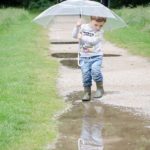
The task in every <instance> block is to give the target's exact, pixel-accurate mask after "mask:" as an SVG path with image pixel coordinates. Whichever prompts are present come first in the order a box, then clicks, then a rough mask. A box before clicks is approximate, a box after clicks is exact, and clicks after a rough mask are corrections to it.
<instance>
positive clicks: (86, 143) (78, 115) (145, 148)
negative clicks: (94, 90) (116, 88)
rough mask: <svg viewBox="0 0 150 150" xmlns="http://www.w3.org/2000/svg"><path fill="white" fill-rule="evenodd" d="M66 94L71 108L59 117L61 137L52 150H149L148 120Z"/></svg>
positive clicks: (79, 93)
mask: <svg viewBox="0 0 150 150" xmlns="http://www.w3.org/2000/svg"><path fill="white" fill-rule="evenodd" d="M81 94H82V91H81V92H74V93H71V94H70V95H68V101H71V102H73V107H72V109H71V110H70V111H68V112H66V113H65V114H63V115H62V116H61V117H60V118H59V121H60V123H59V133H60V137H59V139H58V141H57V142H56V145H55V147H54V148H52V150H150V129H148V128H146V127H147V126H149V125H150V121H148V120H145V119H142V118H139V117H136V116H134V115H133V114H132V113H130V112H124V111H122V110H121V108H113V107H112V106H107V105H103V104H101V103H100V102H98V101H91V102H84V103H82V102H81V101H80V100H79V99H80V98H81V97H82V95H81Z"/></svg>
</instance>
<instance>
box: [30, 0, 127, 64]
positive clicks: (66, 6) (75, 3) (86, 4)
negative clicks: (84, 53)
mask: <svg viewBox="0 0 150 150" xmlns="http://www.w3.org/2000/svg"><path fill="white" fill-rule="evenodd" d="M71 15H72V16H76V15H79V16H80V17H82V16H84V17H88V16H100V17H105V18H107V22H106V24H105V26H104V27H103V29H104V30H105V31H106V30H107V31H108V30H114V29H118V28H122V27H126V26H127V24H126V23H125V22H124V20H123V19H122V18H120V17H119V16H118V15H117V14H115V13H114V12H113V11H112V10H110V9H109V8H107V7H105V6H104V5H102V4H101V3H98V2H95V1H91V0H66V1H63V2H61V3H59V4H56V5H53V6H52V7H50V8H48V9H46V10H45V11H43V12H42V13H41V14H39V15H38V16H37V17H35V18H34V19H33V22H35V23H37V24H40V25H42V26H43V27H45V28H48V27H49V25H50V23H51V22H52V20H53V19H54V18H55V16H71ZM79 45H80V44H79ZM79 55H80V46H79V50H78V66H80V64H79Z"/></svg>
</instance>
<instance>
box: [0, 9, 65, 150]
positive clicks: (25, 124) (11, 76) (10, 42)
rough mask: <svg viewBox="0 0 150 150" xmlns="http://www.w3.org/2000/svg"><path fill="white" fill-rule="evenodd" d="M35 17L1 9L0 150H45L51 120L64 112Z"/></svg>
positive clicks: (53, 131) (53, 126)
mask: <svg viewBox="0 0 150 150" xmlns="http://www.w3.org/2000/svg"><path fill="white" fill-rule="evenodd" d="M35 15H36V14H31V13H29V12H28V11H26V10H23V9H14V8H7V9H0V150H42V149H44V148H45V146H46V145H47V144H49V143H50V142H51V141H52V140H53V139H54V138H56V136H57V134H58V132H57V121H56V120H54V119H52V117H53V115H54V114H55V113H56V112H58V111H60V110H62V109H64V108H65V107H66V104H65V103H64V102H63V101H62V100H61V98H60V97H59V96H58V93H57V91H56V78H57V73H58V67H59V63H58V62H56V61H55V60H54V59H52V58H51V57H50V56H48V55H49V52H48V46H49V42H48V37H47V33H46V32H47V31H45V30H44V29H42V28H40V27H39V26H38V25H35V24H34V23H32V22H31V20H32V19H33V17H35Z"/></svg>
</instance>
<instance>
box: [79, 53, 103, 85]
mask: <svg viewBox="0 0 150 150" xmlns="http://www.w3.org/2000/svg"><path fill="white" fill-rule="evenodd" d="M102 59H103V56H100V55H98V56H93V57H90V58H89V57H87V58H86V57H80V60H79V63H80V65H81V71H82V82H83V86H84V87H87V86H92V79H93V80H94V81H95V82H99V81H103V75H102V73H101V65H102Z"/></svg>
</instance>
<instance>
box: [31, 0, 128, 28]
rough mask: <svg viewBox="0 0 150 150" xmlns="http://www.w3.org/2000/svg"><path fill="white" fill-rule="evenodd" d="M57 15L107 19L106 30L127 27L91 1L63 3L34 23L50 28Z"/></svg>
mask: <svg viewBox="0 0 150 150" xmlns="http://www.w3.org/2000/svg"><path fill="white" fill-rule="evenodd" d="M57 15H59V16H60V15H65V16H68V15H69V16H70V15H79V16H80V17H82V16H100V17H106V18H107V23H106V24H105V26H104V30H113V29H117V28H122V27H126V26H127V24H126V23H125V22H124V20H123V19H122V18H120V17H119V16H118V15H117V14H115V13H114V12H113V11H112V10H110V9H109V8H107V7H105V6H104V5H102V4H101V3H98V2H95V1H91V0H66V1H63V2H61V3H59V4H56V5H53V6H52V7H50V8H48V9H46V10H45V11H43V12H42V13H41V14H39V15H38V16H37V17H35V18H34V19H33V22H36V23H38V24H40V25H42V26H44V27H48V26H49V24H50V23H51V21H52V19H54V17H55V16H57Z"/></svg>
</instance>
